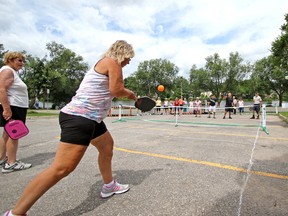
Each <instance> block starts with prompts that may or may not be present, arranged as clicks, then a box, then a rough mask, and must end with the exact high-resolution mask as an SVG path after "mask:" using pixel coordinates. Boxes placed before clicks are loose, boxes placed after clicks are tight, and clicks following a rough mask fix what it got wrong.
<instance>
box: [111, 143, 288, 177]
mask: <svg viewBox="0 0 288 216" xmlns="http://www.w3.org/2000/svg"><path fill="white" fill-rule="evenodd" d="M114 149H116V150H118V151H122V152H127V153H132V154H141V155H146V156H150V157H157V158H163V159H169V160H176V161H182V162H188V163H195V164H201V165H206V166H211V167H217V168H221V169H228V170H233V171H237V172H243V173H246V172H247V171H248V170H247V169H244V168H239V167H235V166H230V165H225V164H220V163H213V162H208V161H201V160H193V159H188V158H180V157H175V156H168V155H161V154H155V153H149V152H141V151H135V150H129V149H124V148H119V147H114ZM249 173H251V174H255V175H259V176H265V177H271V178H277V179H288V176H287V175H279V174H274V173H267V172H261V171H253V170H250V171H249Z"/></svg>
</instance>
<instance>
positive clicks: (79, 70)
mask: <svg viewBox="0 0 288 216" xmlns="http://www.w3.org/2000/svg"><path fill="white" fill-rule="evenodd" d="M47 50H48V51H49V57H50V58H49V59H48V57H47V56H45V57H44V58H42V59H40V58H37V57H33V56H31V55H26V64H25V67H24V69H23V71H22V73H21V77H22V79H23V81H24V82H25V83H26V84H27V86H28V87H29V88H28V90H29V96H30V98H31V103H30V107H32V106H33V104H34V102H35V97H37V98H38V99H40V100H41V101H53V103H55V104H57V105H59V104H60V103H61V102H64V103H67V102H69V101H70V100H71V97H72V96H73V95H74V94H75V91H76V90H77V88H78V87H79V84H80V82H81V81H82V79H83V77H84V75H85V72H86V71H87V69H88V64H87V63H84V62H83V58H82V57H81V56H77V55H76V53H74V52H73V51H71V50H69V49H67V48H65V47H64V46H63V45H61V44H57V43H55V42H52V43H48V44H47Z"/></svg>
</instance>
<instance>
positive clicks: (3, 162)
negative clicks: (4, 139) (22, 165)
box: [0, 157, 8, 167]
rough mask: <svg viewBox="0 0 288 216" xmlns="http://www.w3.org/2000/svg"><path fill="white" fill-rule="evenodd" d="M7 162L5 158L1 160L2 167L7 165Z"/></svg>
mask: <svg viewBox="0 0 288 216" xmlns="http://www.w3.org/2000/svg"><path fill="white" fill-rule="evenodd" d="M7 160H8V158H7V157H5V158H4V159H3V160H0V167H3V166H4V165H5V164H6V162H7Z"/></svg>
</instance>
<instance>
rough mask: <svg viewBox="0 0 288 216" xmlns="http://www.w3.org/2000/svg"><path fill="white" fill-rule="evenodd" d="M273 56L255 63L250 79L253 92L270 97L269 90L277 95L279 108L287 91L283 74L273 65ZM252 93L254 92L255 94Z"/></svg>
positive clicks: (287, 87) (287, 84) (287, 82)
mask: <svg viewBox="0 0 288 216" xmlns="http://www.w3.org/2000/svg"><path fill="white" fill-rule="evenodd" d="M274 59H275V58H274V57H273V56H268V57H266V58H263V59H261V60H259V61H257V62H256V63H255V71H254V73H253V75H252V77H251V79H252V80H253V83H254V89H255V91H259V92H263V93H265V94H268V95H270V94H271V90H272V91H274V92H275V93H276V94H277V95H278V99H279V106H282V101H283V94H284V92H285V91H287V90H288V81H287V80H285V78H284V77H285V72H284V71H283V70H281V69H280V68H279V67H278V66H277V63H275V61H274ZM255 91H254V92H255Z"/></svg>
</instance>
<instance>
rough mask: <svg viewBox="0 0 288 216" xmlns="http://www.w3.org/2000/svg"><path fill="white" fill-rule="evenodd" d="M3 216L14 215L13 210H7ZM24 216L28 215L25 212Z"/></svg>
mask: <svg viewBox="0 0 288 216" xmlns="http://www.w3.org/2000/svg"><path fill="white" fill-rule="evenodd" d="M3 216H14V215H13V214H12V210H9V211H7V212H5V213H4V215H3ZM22 216H28V215H27V214H24V215H22Z"/></svg>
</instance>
